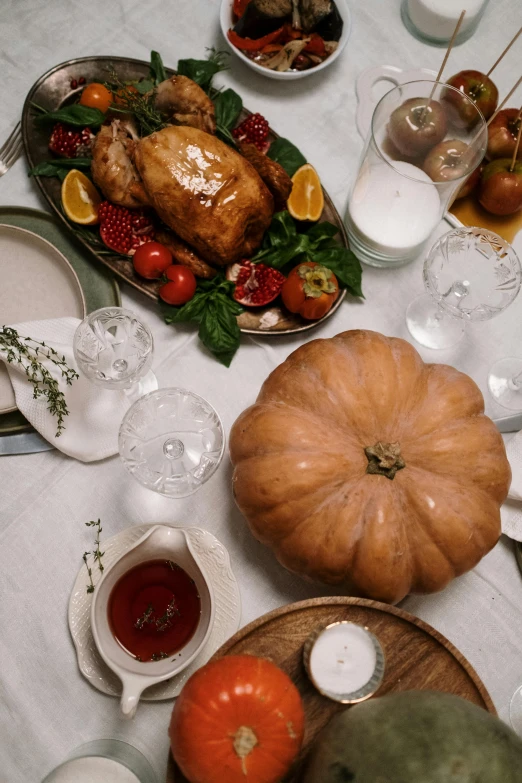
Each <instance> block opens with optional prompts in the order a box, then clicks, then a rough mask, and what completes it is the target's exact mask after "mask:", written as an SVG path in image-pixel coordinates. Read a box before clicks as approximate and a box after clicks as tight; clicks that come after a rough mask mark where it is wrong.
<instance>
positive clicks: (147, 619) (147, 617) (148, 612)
mask: <svg viewBox="0 0 522 783" xmlns="http://www.w3.org/2000/svg"><path fill="white" fill-rule="evenodd" d="M153 613H154V607H153V606H152V604H148V606H147V608H146V609H145V611H144V612H143V614H142V615H141V616H140V617H138V619H137V620H136V622H135V623H134V627H135V628H136V629H137V630H138V631H141V629H142V628H143V626H144V625H147V624H149V623H152V622H153V621H154V620H153V616H152V615H153Z"/></svg>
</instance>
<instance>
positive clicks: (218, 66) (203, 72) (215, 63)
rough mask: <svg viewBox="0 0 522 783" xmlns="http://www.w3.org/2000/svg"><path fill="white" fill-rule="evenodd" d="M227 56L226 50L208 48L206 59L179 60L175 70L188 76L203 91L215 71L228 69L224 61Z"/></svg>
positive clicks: (208, 84)
mask: <svg viewBox="0 0 522 783" xmlns="http://www.w3.org/2000/svg"><path fill="white" fill-rule="evenodd" d="M228 56H229V54H228V52H217V51H216V50H215V49H210V54H209V57H208V59H206V60H193V59H188V60H179V62H178V68H177V71H178V73H179V74H181V75H182V76H188V77H189V79H192V81H194V82H196V84H199V86H200V87H202V88H203V89H204V90H205V92H208V91H209V89H210V86H211V82H212V79H213V77H214V76H215V75H216V73H219V71H226V70H227V69H228V67H229V66H228V64H227V63H226V62H225V59H226V58H227V57H228Z"/></svg>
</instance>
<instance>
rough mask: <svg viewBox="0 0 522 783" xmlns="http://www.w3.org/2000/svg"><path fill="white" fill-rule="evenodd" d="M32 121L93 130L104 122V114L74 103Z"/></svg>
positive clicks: (40, 115)
mask: <svg viewBox="0 0 522 783" xmlns="http://www.w3.org/2000/svg"><path fill="white" fill-rule="evenodd" d="M34 119H35V122H37V123H44V122H65V123H66V124H67V125H74V126H76V127H78V128H85V127H89V128H95V127H97V126H98V125H101V124H102V122H104V120H105V114H104V113H103V112H102V111H100V110H99V109H91V108H90V106H80V104H79V103H74V104H72V105H71V106H64V107H63V108H61V109H57V110H56V111H47V112H45V114H39V115H38V116H37V117H35V118H34Z"/></svg>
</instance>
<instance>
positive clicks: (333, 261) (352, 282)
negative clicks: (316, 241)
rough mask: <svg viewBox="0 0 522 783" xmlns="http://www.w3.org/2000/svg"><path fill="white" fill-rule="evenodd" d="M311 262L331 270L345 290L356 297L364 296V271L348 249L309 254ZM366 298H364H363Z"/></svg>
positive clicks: (338, 247)
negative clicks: (362, 282) (362, 281)
mask: <svg viewBox="0 0 522 783" xmlns="http://www.w3.org/2000/svg"><path fill="white" fill-rule="evenodd" d="M309 258H310V260H311V261H315V262H316V263H317V264H321V265H322V266H325V267H326V268H327V269H330V270H331V271H332V272H333V273H334V275H335V276H336V278H337V279H338V281H339V283H340V284H341V286H342V287H343V288H347V289H348V290H349V291H350V293H351V294H353V295H354V296H363V292H362V288H361V278H362V269H361V265H360V263H359V260H358V258H356V256H355V255H354V254H353V253H352V251H351V250H349V249H348V248H347V247H340V246H339V245H338V246H337V247H329V248H326V249H325V250H316V251H313V252H311V253H309ZM363 298H364V297H363Z"/></svg>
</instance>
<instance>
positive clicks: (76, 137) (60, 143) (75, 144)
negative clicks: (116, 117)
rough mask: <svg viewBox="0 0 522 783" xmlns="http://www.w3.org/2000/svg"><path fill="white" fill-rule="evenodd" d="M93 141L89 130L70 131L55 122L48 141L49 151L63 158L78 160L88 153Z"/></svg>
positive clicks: (92, 135) (92, 134)
mask: <svg viewBox="0 0 522 783" xmlns="http://www.w3.org/2000/svg"><path fill="white" fill-rule="evenodd" d="M93 140H94V133H92V131H91V129H90V128H83V129H82V130H81V131H77V130H74V131H72V130H69V129H68V128H67V127H66V126H65V125H62V123H61V122H57V123H56V125H55V126H54V128H53V131H52V133H51V138H50V139H49V149H50V150H51V151H52V152H54V153H56V155H60V156H61V157H63V158H78V157H82V156H84V155H86V154H87V153H88V151H89V150H90V148H91V146H92V142H93Z"/></svg>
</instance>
